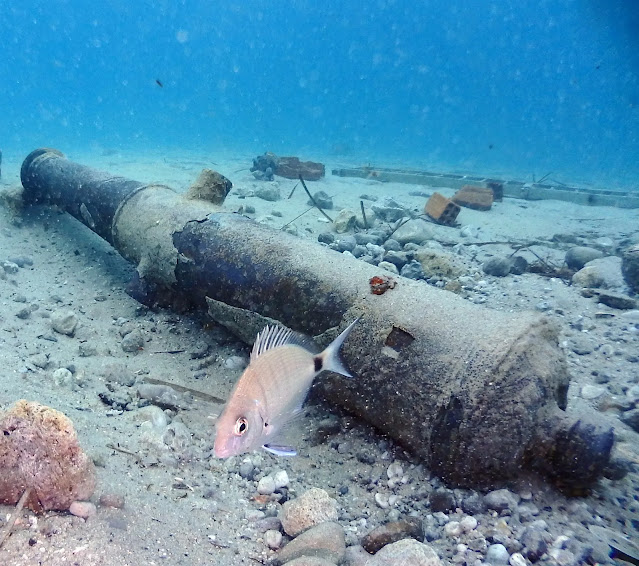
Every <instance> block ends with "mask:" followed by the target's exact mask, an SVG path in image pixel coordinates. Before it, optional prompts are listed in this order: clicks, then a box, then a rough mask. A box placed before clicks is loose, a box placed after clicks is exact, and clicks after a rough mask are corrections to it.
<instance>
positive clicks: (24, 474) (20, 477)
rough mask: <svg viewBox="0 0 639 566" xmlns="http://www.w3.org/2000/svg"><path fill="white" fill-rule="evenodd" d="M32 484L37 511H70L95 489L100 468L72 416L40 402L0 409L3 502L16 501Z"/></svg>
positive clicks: (0, 493) (31, 500)
mask: <svg viewBox="0 0 639 566" xmlns="http://www.w3.org/2000/svg"><path fill="white" fill-rule="evenodd" d="M28 488H29V489H30V496H29V498H28V500H27V502H26V504H25V506H26V507H29V508H30V509H32V510H33V511H42V510H49V509H59V510H66V509H68V508H69V506H70V505H71V503H72V502H73V501H75V500H78V499H88V498H89V497H91V494H92V493H93V490H94V489H95V469H94V466H93V462H92V461H91V459H90V458H89V457H88V456H87V455H86V454H85V453H84V452H83V451H82V448H80V444H79V443H78V438H77V436H76V433H75V430H74V429H73V424H72V422H71V420H70V419H69V418H68V417H66V416H65V415H64V414H62V413H61V412H59V411H56V410H55V409H51V408H50V407H46V406H45V405H41V404H40V403H36V402H29V401H25V400H24V399H22V400H20V401H18V402H16V403H15V404H14V405H13V406H12V407H10V408H9V409H8V410H7V411H6V412H4V413H0V502H2V503H5V504H8V505H13V504H15V503H16V502H17V501H18V500H19V499H20V496H21V495H22V494H23V493H24V491H25V490H26V489H28Z"/></svg>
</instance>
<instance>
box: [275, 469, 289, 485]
mask: <svg viewBox="0 0 639 566" xmlns="http://www.w3.org/2000/svg"><path fill="white" fill-rule="evenodd" d="M273 481H274V482H275V489H281V488H283V487H288V482H289V479H288V474H287V473H286V470H279V471H277V472H275V473H274V474H273Z"/></svg>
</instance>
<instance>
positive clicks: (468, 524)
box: [459, 516, 477, 533]
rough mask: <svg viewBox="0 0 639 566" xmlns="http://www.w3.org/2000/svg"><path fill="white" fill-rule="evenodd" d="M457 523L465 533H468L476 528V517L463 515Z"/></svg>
mask: <svg viewBox="0 0 639 566" xmlns="http://www.w3.org/2000/svg"><path fill="white" fill-rule="evenodd" d="M459 524H460V525H461V528H462V530H463V531H464V532H465V533H469V532H470V531H474V530H475V529H476V528H477V519H475V517H472V516H469V517H464V518H463V519H462V520H461V521H460V522H459Z"/></svg>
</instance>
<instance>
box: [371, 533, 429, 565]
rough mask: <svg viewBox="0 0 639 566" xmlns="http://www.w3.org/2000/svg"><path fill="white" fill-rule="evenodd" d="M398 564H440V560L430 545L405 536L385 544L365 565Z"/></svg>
mask: <svg viewBox="0 0 639 566" xmlns="http://www.w3.org/2000/svg"><path fill="white" fill-rule="evenodd" d="M398 564H410V566H440V564H441V560H440V559H439V556H437V552H435V550H434V549H433V548H432V547H431V546H430V545H428V544H424V543H423V542H419V541H416V540H415V539H413V538H405V539H402V540H400V541H398V542H394V543H393V544H388V545H386V546H385V547H384V548H382V549H381V550H380V551H379V552H378V553H377V554H376V555H375V556H373V557H372V558H371V559H370V560H369V561H368V562H366V566H397V565H398Z"/></svg>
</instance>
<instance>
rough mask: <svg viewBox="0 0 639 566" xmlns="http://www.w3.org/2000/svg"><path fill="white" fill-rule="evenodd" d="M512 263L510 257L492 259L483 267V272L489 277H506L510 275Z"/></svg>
mask: <svg viewBox="0 0 639 566" xmlns="http://www.w3.org/2000/svg"><path fill="white" fill-rule="evenodd" d="M511 266H512V261H511V259H510V258H508V257H491V258H490V259H489V260H488V261H486V262H484V265H482V270H483V271H484V273H486V274H487V275H493V276H495V277H506V275H508V274H509V273H510V268H511Z"/></svg>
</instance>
